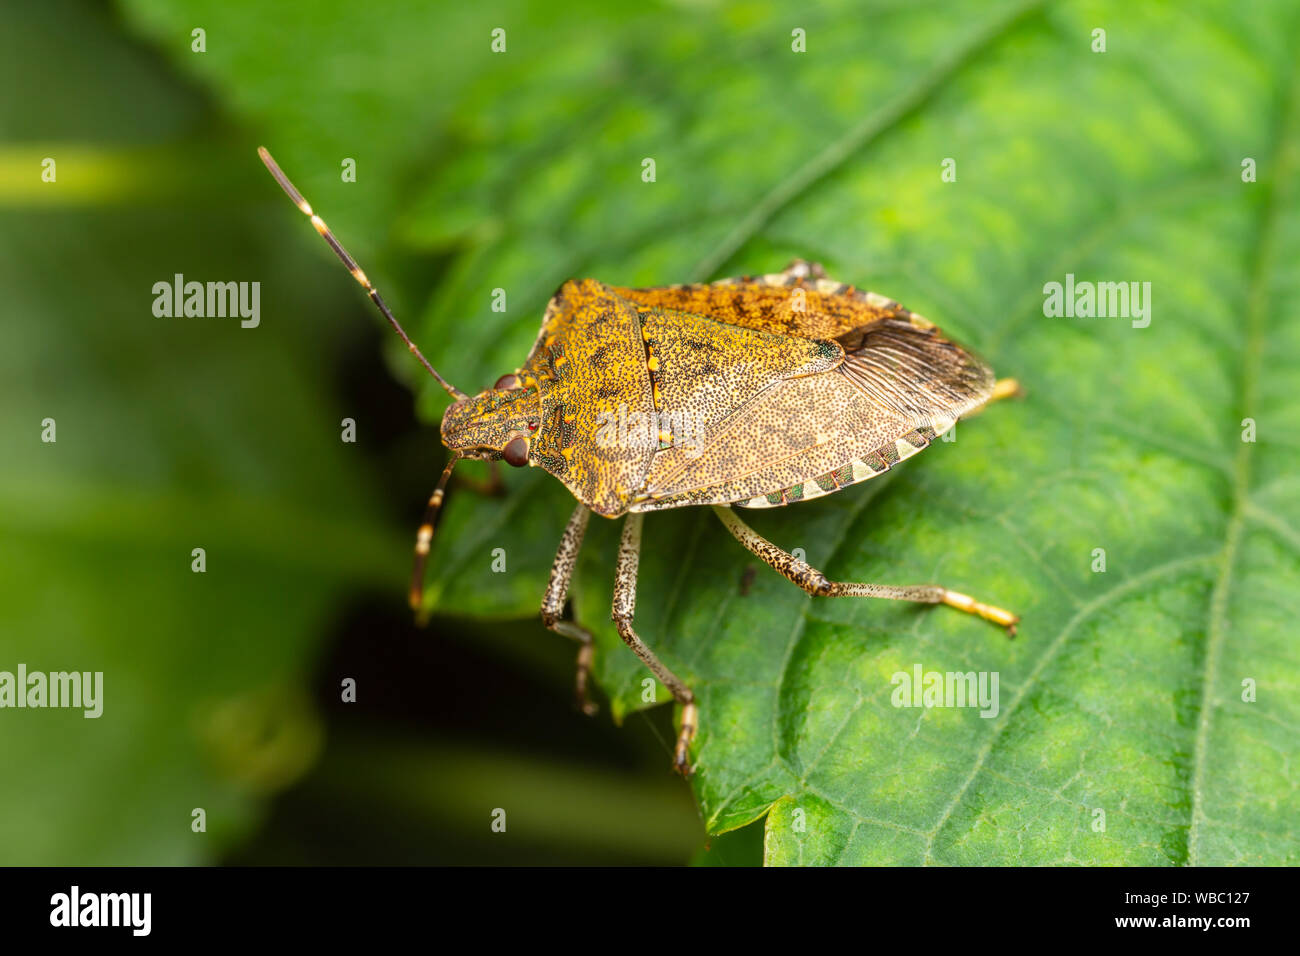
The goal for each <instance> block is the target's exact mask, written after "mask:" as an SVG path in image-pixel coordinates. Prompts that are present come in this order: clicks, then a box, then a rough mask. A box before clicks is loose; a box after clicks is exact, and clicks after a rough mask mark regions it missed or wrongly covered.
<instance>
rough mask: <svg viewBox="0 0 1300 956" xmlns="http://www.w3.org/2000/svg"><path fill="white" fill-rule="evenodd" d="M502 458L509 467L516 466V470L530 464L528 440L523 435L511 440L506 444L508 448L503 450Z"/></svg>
mask: <svg viewBox="0 0 1300 956" xmlns="http://www.w3.org/2000/svg"><path fill="white" fill-rule="evenodd" d="M501 457H502V458H504V459H505V460H506V464H507V465H514V467H516V468H519V467H521V466H523V465H526V464H528V439H527V438H524V437H523V436H522V435H520V436H519V437H518V438H512V439H510V441H508V442H506V447H505V448H503V449H501Z"/></svg>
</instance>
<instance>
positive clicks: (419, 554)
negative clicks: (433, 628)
mask: <svg viewBox="0 0 1300 956" xmlns="http://www.w3.org/2000/svg"><path fill="white" fill-rule="evenodd" d="M463 457H465V456H464V455H452V456H451V461H449V462H447V467H446V468H444V469H443V470H442V477H440V478H439V479H438V487H436V488H434V489H433V494H432V495H430V496H429V506H428V507H427V508H425V510H424V520H423V521H422V522H420V530H419V531H417V532H416V533H415V566H414V567H413V568H411V593H410V594H409V595H408V600H409V601H410V604H411V610H412V611H418V610H419V609H420V604H421V603H422V602H423V601H424V566H425V564H426V563H427V562H428V560H429V545H430V544H431V543H432V541H433V526H434V523H435V522H436V521H437V520H438V511H439V509H441V508H442V499H443V497H444V496H445V494H446V491H447V482H448V481H449V480H450V479H451V470H452V469H453V468H455V467H456V462H458V461H460V460H461V459H462V458H463Z"/></svg>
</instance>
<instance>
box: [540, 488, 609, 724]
mask: <svg viewBox="0 0 1300 956" xmlns="http://www.w3.org/2000/svg"><path fill="white" fill-rule="evenodd" d="M590 516H591V511H590V510H589V509H588V508H587V506H586V505H578V507H577V508H576V509H575V510H574V512H573V517H571V518H570V519H569V523H568V525H567V526H566V527H565V529H564V537H562V538H561V539H560V547H559V549H558V550H557V551H556V552H555V563H554V564H553V565H551V580H550V581H549V582H548V583H547V585H546V594H545V595H544V596H543V597H542V623H543V624H545V625H546V626H547V627H548V628H550V629H551V630H552V631H554V632H555V633H556V634H563V635H564V636H565V637H568V638H572V639H573V640H575V641H577V642H578V644H579V645H580V646H579V647H578V674H577V677H576V678H575V679H574V688H573V693H574V699H575V700H576V701H577V703H578V708H579V709H580V710H581V711H582V712H583V713H584V714H586V715H587V716H588V717H590V716H591V715H592V714H594V713H595V712H596V705H595V704H594V703H592V701H591V699H590V698H589V697H588V695H587V684H588V682H589V680H590V678H591V661H592V651H593V644H592V639H591V632H590V631H588V630H587V629H586V628H585V627H583V626H582V625H580V624H578V623H577V622H575V621H566V620H563V617H564V602H565V600H566V599H567V598H568V596H569V581H570V579H571V578H572V577H573V568H574V566H575V565H576V564H577V563H578V551H580V550H581V549H582V539H583V537H584V536H585V535H586V533H587V518H588V517H590Z"/></svg>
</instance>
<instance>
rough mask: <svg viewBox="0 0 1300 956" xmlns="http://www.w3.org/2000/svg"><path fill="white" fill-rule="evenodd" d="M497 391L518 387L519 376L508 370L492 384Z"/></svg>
mask: <svg viewBox="0 0 1300 956" xmlns="http://www.w3.org/2000/svg"><path fill="white" fill-rule="evenodd" d="M492 387H493V388H494V389H496V390H497V391H505V390H507V389H511V388H518V387H519V376H518V375H516V374H515V373H514V372H509V373H507V374H506V375H502V376H501V377H500V378H499V379H497V383H496V384H495V385H493V386H492Z"/></svg>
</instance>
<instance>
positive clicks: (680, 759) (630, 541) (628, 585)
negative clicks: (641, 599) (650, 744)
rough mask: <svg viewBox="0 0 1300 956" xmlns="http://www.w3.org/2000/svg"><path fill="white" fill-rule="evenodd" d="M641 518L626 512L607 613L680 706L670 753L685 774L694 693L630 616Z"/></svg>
mask: <svg viewBox="0 0 1300 956" xmlns="http://www.w3.org/2000/svg"><path fill="white" fill-rule="evenodd" d="M642 518H644V515H641V514H630V515H628V516H627V520H626V521H624V522H623V538H622V540H621V541H620V542H619V546H618V567H617V568H616V570H615V572H614V609H613V613H612V615H611V616H612V617H613V619H614V624H615V626H617V627H618V633H619V636H620V637H622V638H623V643H625V644H626V645H627V646H628V647H630V648H632V650H633V652H634V653H635V654H636V656H637V657H639V658H641V662H642V663H643V664H645V666H646V667H648V668H650V670H651V672H652V673H653V674H654V675H655V677H657V678H659V681H660V683H662V684H663V685H664V686H665V687H667V688H668V690H669V691H671V692H672V695H673V699H674V700H675V701H677V703H679V704H681V705H682V725H681V729H680V730H679V731H678V733H677V747H676V749H675V750H674V752H673V769H674V770H676V771H677V772H678V773H680V774H681V775H682V776H684V777H688V776H690V774H691V764H690V748H691V741H692V740H694V739H695V731H696V728H697V727H698V726H699V721H700V714H699V709H698V708H697V707H696V706H695V695H694V694H693V693H691V690H690V688H689V687H687V686H686V685H685V684H684V683H682V681H681V678H679V677H678V676H677V675H676V674H674V673H673V672H672V671H670V670H669V669H668V668H667V667H665V666H664V665H663V663H662V662H661V661H660V660H659V658H658V657H656V656H655V654H654V651H652V650H650V648H648V647H646V646H645V644H644V643H642V641H641V638H639V637H637V634H636V631H634V630H633V629H632V615H633V613H634V612H635V611H636V575H637V568H638V567H639V565H640V563H641V520H642Z"/></svg>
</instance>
